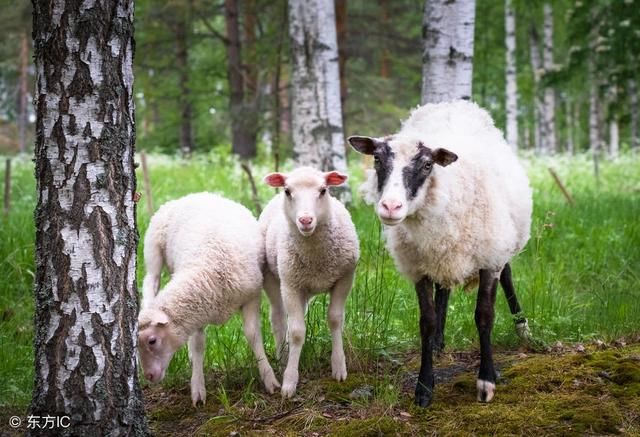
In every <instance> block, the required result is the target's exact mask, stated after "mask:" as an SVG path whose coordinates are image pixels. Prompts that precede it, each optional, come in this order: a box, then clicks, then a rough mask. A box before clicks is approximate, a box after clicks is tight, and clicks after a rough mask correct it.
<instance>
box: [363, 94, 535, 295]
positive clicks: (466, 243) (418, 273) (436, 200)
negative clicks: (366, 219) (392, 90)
mask: <svg viewBox="0 0 640 437" xmlns="http://www.w3.org/2000/svg"><path fill="white" fill-rule="evenodd" d="M392 138H393V139H392V140H390V141H389V145H390V147H391V149H392V150H393V152H394V153H396V154H403V153H406V154H412V153H415V147H416V146H415V145H416V143H417V142H418V141H420V142H422V143H423V144H424V145H425V146H427V147H429V148H431V149H432V150H433V149H436V148H439V147H442V148H445V149H448V150H450V151H452V152H453V153H455V154H456V155H458V160H457V161H456V162H454V163H452V164H450V165H448V166H447V167H441V166H438V165H435V166H434V169H433V171H432V174H431V176H430V178H429V179H427V181H426V182H425V184H428V185H427V186H428V189H427V190H426V192H425V191H423V193H424V198H422V199H418V200H419V201H421V202H422V206H421V207H420V208H418V210H417V211H416V212H415V214H413V215H411V216H408V217H407V218H406V219H405V220H404V221H403V222H402V223H400V224H398V225H396V226H385V228H384V234H385V237H386V245H387V248H388V250H389V251H390V253H391V255H392V257H393V259H394V260H395V263H396V265H397V267H398V270H399V271H400V272H401V273H402V274H404V275H405V276H406V277H407V278H409V279H410V280H412V281H413V282H417V281H418V280H420V279H421V278H422V277H424V276H428V277H430V278H431V279H432V280H434V281H436V282H438V283H440V284H442V285H444V286H446V287H452V286H456V285H460V284H469V283H471V282H474V281H475V280H476V279H477V276H478V273H479V270H480V269H490V270H494V271H500V270H501V269H502V268H503V267H504V265H505V264H506V263H507V262H509V260H510V259H511V258H512V257H513V256H514V255H516V254H517V253H518V252H519V251H521V250H522V248H523V247H524V246H525V244H526V243H527V241H528V239H529V232H530V227H531V211H532V192H531V188H530V186H529V180H528V178H527V175H526V172H525V170H524V169H523V167H522V166H521V164H520V163H519V161H518V159H517V157H516V155H515V153H514V152H513V151H512V149H511V148H510V147H509V145H508V144H507V142H506V141H505V139H504V137H503V135H502V132H501V131H500V130H498V129H497V128H496V127H495V126H494V124H493V120H492V119H491V117H490V116H489V114H488V113H487V112H486V111H485V110H483V109H481V108H480V107H478V106H477V105H476V104H474V103H471V102H468V101H454V102H446V103H437V104H427V105H424V106H421V107H418V108H417V109H415V110H414V111H413V112H412V114H411V116H410V117H409V119H408V120H406V121H405V122H404V124H403V126H402V129H401V130H400V132H398V133H397V134H395V135H393V137H392ZM376 184H377V178H376V175H375V172H369V179H368V181H366V182H365V184H364V185H363V187H362V189H363V191H364V194H365V198H366V199H369V200H373V199H375V197H376V195H375V190H376Z"/></svg>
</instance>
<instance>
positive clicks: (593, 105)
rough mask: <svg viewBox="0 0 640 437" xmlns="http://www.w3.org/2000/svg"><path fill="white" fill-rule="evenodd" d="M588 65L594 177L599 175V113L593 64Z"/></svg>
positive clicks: (590, 144)
mask: <svg viewBox="0 0 640 437" xmlns="http://www.w3.org/2000/svg"><path fill="white" fill-rule="evenodd" d="M590 64H591V65H590V66H589V70H590V76H591V78H590V80H591V87H590V90H589V147H590V149H591V155H592V156H593V165H594V172H595V176H596V179H597V178H598V176H599V165H598V160H599V153H600V114H599V109H600V105H599V101H598V99H599V96H598V83H597V81H596V78H595V75H594V73H593V65H592V63H590Z"/></svg>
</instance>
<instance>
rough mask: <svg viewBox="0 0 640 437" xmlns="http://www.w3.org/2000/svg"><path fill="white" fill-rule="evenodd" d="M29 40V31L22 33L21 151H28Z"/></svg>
mask: <svg viewBox="0 0 640 437" xmlns="http://www.w3.org/2000/svg"><path fill="white" fill-rule="evenodd" d="M28 76H29V41H28V38H27V32H26V31H23V32H22V34H21V35H20V79H19V86H18V92H19V97H18V145H19V150H20V153H25V152H26V151H27V124H28V123H29V114H28V112H27V105H28V101H29V83H28Z"/></svg>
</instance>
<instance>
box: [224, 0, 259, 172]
mask: <svg viewBox="0 0 640 437" xmlns="http://www.w3.org/2000/svg"><path fill="white" fill-rule="evenodd" d="M224 5H225V24H226V31H227V42H226V49H227V77H228V79H229V113H230V115H231V143H232V150H233V153H235V154H237V155H238V156H240V158H244V159H248V158H254V157H255V156H256V152H257V150H256V149H257V147H256V142H257V137H258V133H257V114H256V110H255V108H254V107H253V104H245V89H244V84H245V78H244V74H243V66H242V55H241V46H240V25H239V23H238V1H237V0H225V2H224Z"/></svg>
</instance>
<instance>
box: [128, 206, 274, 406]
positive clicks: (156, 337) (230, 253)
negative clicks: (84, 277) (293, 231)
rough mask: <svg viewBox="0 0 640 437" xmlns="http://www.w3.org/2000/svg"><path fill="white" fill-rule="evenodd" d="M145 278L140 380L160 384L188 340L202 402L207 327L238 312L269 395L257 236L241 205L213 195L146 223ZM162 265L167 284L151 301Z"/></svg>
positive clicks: (194, 393)
mask: <svg viewBox="0 0 640 437" xmlns="http://www.w3.org/2000/svg"><path fill="white" fill-rule="evenodd" d="M144 259H145V265H146V271H147V275H146V276H145V278H144V283H143V291H142V293H143V309H142V310H141V311H140V314H139V316H138V324H139V332H138V345H139V353H140V362H141V364H142V368H143V371H144V375H145V377H146V378H147V379H148V380H149V381H151V382H158V381H160V380H162V378H164V374H165V371H166V369H167V367H168V366H169V362H170V361H171V357H172V356H173V354H174V353H175V352H176V351H177V350H178V349H179V348H180V347H181V346H182V345H183V344H184V343H185V342H186V341H187V340H188V341H189V356H190V358H191V362H192V366H193V369H192V375H191V399H192V401H193V404H194V406H195V405H196V404H197V403H198V401H202V403H203V404H204V403H205V401H206V390H205V385H204V373H203V359H204V357H203V352H204V344H205V333H204V328H205V326H206V325H207V324H216V325H221V324H223V323H225V322H226V321H227V320H228V319H229V318H230V317H231V316H232V315H233V313H235V312H236V311H238V310H240V309H241V310H242V317H243V321H244V334H245V336H246V337H247V340H248V341H249V344H250V345H251V349H252V350H253V353H254V354H255V356H256V358H257V360H258V369H259V372H260V377H261V378H262V381H263V383H264V385H265V388H266V390H267V391H268V392H269V393H273V392H274V390H275V389H276V388H277V387H279V386H280V385H279V383H278V381H277V379H276V377H275V375H274V373H273V369H272V368H271V366H270V365H269V361H268V360H267V356H266V355H265V352H264V346H263V344H262V333H261V331H260V296H261V289H262V280H263V276H262V260H263V259H264V247H263V240H262V234H261V233H260V228H259V227H258V222H257V221H256V219H255V217H254V216H253V215H252V214H251V212H249V210H248V209H246V208H245V207H244V206H242V205H240V204H238V203H235V202H232V201H231V200H228V199H225V198H222V197H220V196H218V195H215V194H211V193H197V194H190V195H188V196H185V197H183V198H181V199H178V200H173V201H171V202H167V203H166V204H165V205H163V206H162V207H161V208H160V209H159V210H158V212H157V213H156V214H155V215H154V216H153V217H152V218H151V223H150V224H149V229H148V230H147V234H146V236H145V244H144ZM163 265H166V266H167V267H168V269H169V271H170V272H171V280H170V281H169V283H168V284H167V285H166V286H165V287H164V289H163V290H162V293H160V294H159V295H158V296H156V293H157V292H158V288H159V284H160V273H161V270H162V267H163Z"/></svg>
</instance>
